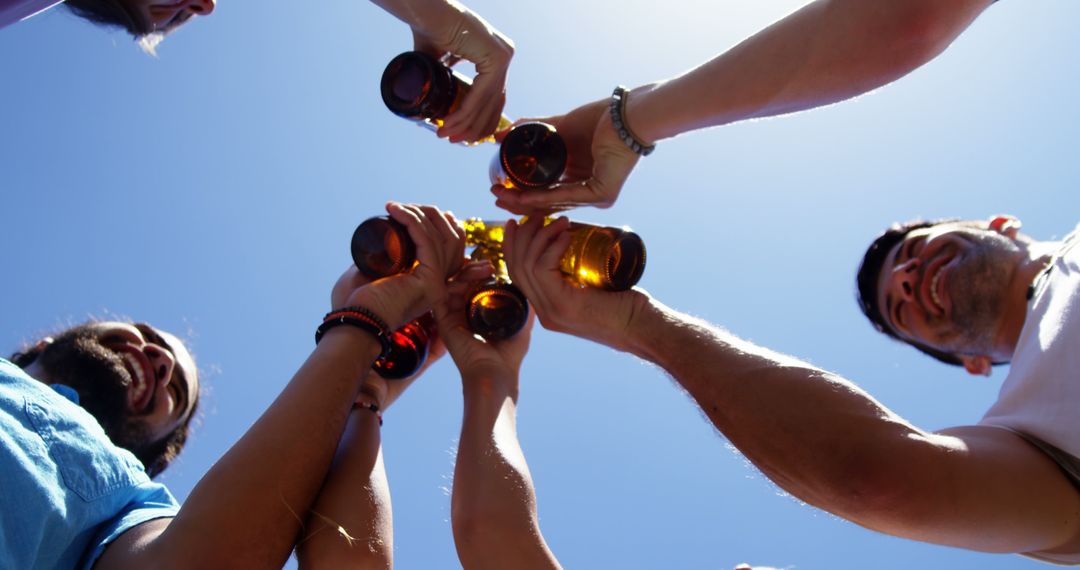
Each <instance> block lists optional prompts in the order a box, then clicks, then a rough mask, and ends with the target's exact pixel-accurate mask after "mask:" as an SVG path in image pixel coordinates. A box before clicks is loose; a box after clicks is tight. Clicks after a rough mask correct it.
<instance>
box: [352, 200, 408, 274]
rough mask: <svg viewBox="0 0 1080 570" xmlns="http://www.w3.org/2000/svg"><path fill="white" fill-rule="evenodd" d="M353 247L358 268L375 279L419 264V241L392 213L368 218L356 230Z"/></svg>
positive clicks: (354, 259) (354, 260)
mask: <svg viewBox="0 0 1080 570" xmlns="http://www.w3.org/2000/svg"><path fill="white" fill-rule="evenodd" d="M351 247H352V258H353V263H355V264H356V268H357V269H359V270H360V273H361V274H362V275H363V276H364V277H367V278H368V279H371V280H375V279H380V278H382V277H389V276H391V275H396V274H398V273H402V272H404V271H408V270H409V269H412V266H413V265H415V264H416V244H414V243H413V240H412V238H411V237H409V230H408V228H406V227H405V226H403V225H402V224H401V223H400V222H398V221H396V220H394V219H392V218H390V217H389V216H375V217H373V218H368V219H367V220H364V222H363V223H361V224H360V225H359V226H357V227H356V231H354V232H353V236H352V246H351Z"/></svg>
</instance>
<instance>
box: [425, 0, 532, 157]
mask: <svg viewBox="0 0 1080 570" xmlns="http://www.w3.org/2000/svg"><path fill="white" fill-rule="evenodd" d="M448 4H449V5H450V7H451V11H450V16H449V17H447V18H442V19H440V21H439V23H438V24H426V25H429V26H431V28H432V29H423V28H422V27H421V26H422V25H423V24H419V25H418V24H414V25H413V27H412V28H413V44H414V46H415V49H416V50H417V51H422V52H426V53H429V54H431V55H434V56H435V57H437V58H441V57H442V56H443V55H445V54H450V60H449V61H448V62H447V63H448V64H449V65H454V64H456V63H457V62H458V61H459V60H460V59H466V60H469V61H471V62H473V63H474V64H475V65H476V75H475V76H474V77H473V82H472V87H471V88H470V89H469V92H468V93H467V94H466V96H465V99H464V101H463V102H462V104H461V107H459V108H458V109H456V110H455V111H454V112H453V113H451V114H450V115H449V116H448V117H446V120H445V122H444V123H443V125H442V127H440V128H439V130H438V131H437V132H436V134H438V136H440V137H446V138H449V139H450V142H455V143H456V142H461V141H465V142H472V141H478V140H480V139H483V138H484V137H486V136H489V135H491V134H492V133H494V132H495V129H496V128H497V126H498V124H499V118H500V117H501V116H502V110H503V106H504V105H505V104H506V75H507V72H508V70H509V68H510V60H511V59H512V58H513V56H514V42H513V41H512V40H511V39H510V38H508V37H506V36H505V35H503V34H502V32H500V31H499V30H497V29H495V27H494V26H492V25H491V24H489V23H488V22H487V21H486V20H484V19H483V18H481V17H480V15H479V14H476V13H474V12H472V11H471V10H469V9H468V8H466V7H465V6H463V5H461V4H459V3H457V2H453V1H450V2H448Z"/></svg>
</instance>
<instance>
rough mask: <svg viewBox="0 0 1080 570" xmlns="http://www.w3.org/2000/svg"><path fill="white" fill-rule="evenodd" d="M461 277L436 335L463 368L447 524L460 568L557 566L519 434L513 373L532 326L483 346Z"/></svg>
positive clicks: (441, 315) (440, 317) (515, 375)
mask: <svg viewBox="0 0 1080 570" xmlns="http://www.w3.org/2000/svg"><path fill="white" fill-rule="evenodd" d="M467 287H468V283H467V282H465V281H462V282H459V283H457V284H456V285H455V286H453V287H452V289H451V292H450V295H449V296H448V298H447V302H446V303H443V304H441V305H440V306H438V307H437V309H436V316H437V319H438V324H439V334H440V335H441V336H442V337H443V340H444V342H445V343H446V347H447V350H448V351H449V352H450V356H451V357H453V359H454V363H455V364H456V365H457V367H458V370H459V371H460V372H461V388H462V392H463V394H464V404H465V410H464V417H463V418H462V421H461V439H460V443H459V445H458V454H457V461H456V464H455V467H454V490H453V495H452V497H451V522H452V524H453V530H454V544H455V546H456V547H457V551H458V558H459V559H460V560H461V565H462V566H463V567H465V568H466V569H468V570H474V569H484V568H491V569H502V568H519V569H534V568H535V569H550V568H559V567H560V566H559V563H558V561H557V560H556V559H555V555H554V554H552V552H551V550H550V549H549V548H548V546H547V543H546V542H545V541H544V537H543V535H542V534H541V533H540V524H539V520H538V517H537V513H536V491H535V488H534V487H533V482H532V476H531V475H530V474H529V467H528V465H527V464H526V463H525V455H524V453H523V452H522V449H521V445H520V443H519V442H518V438H517V419H516V416H517V400H518V371H519V370H520V368H521V361H522V359H523V358H524V357H525V352H526V351H527V350H528V347H529V337H530V333H531V329H532V323H533V321H534V320H535V319H534V318H533V317H532V316H531V315H530V318H529V322H528V324H527V325H526V326H525V327H524V328H523V329H522V330H521V331H520V332H518V333H517V334H516V335H515V336H514V337H512V338H510V339H506V340H503V341H500V342H496V343H487V342H485V341H483V340H480V339H479V338H478V337H474V336H473V334H472V333H471V332H470V331H469V329H468V327H467V325H466V323H465V306H464V305H465V303H464V294H465V292H466V289H467Z"/></svg>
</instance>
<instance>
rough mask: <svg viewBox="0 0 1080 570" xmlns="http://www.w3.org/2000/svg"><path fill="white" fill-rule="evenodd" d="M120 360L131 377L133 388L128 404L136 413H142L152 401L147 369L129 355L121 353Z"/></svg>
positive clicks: (133, 356)
mask: <svg viewBox="0 0 1080 570" xmlns="http://www.w3.org/2000/svg"><path fill="white" fill-rule="evenodd" d="M120 359H121V360H122V361H123V362H124V368H126V369H127V371H128V373H129V374H130V375H131V388H130V389H129V391H128V403H129V404H130V405H131V408H132V410H133V411H135V412H140V411H142V410H143V409H144V408H146V405H147V404H148V403H149V401H150V395H151V394H150V391H151V386H150V381H149V379H148V378H147V371H146V368H144V367H143V365H142V363H141V362H139V359H138V358H137V357H136V356H135V355H133V354H131V353H129V352H122V353H120Z"/></svg>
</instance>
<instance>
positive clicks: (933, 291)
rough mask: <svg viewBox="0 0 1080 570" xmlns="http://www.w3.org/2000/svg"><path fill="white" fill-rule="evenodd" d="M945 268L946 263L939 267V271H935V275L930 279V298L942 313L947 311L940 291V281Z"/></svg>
mask: <svg viewBox="0 0 1080 570" xmlns="http://www.w3.org/2000/svg"><path fill="white" fill-rule="evenodd" d="M944 268H945V266H944V265H942V266H941V267H938V269H937V271H935V272H934V277H933V278H931V279H930V299H931V300H932V301H933V302H934V305H935V306H936V307H937V309H938V310H939V311H941V312H942V313H944V312H945V307H944V306H943V305H942V304H941V294H940V293H939V292H938V282H939V281H940V279H941V270H942V269H944Z"/></svg>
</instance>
